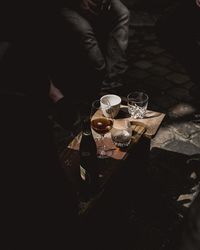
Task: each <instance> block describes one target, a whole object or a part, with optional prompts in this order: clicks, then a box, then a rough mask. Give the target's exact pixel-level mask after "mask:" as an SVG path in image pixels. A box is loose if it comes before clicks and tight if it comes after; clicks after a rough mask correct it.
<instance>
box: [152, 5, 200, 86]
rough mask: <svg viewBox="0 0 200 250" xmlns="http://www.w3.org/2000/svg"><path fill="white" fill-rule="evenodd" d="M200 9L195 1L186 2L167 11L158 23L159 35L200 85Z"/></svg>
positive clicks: (166, 46)
mask: <svg viewBox="0 0 200 250" xmlns="http://www.w3.org/2000/svg"><path fill="white" fill-rule="evenodd" d="M199 23H200V8H199V7H198V6H197V5H196V3H195V0H185V1H183V2H182V3H181V4H180V5H179V6H178V7H177V8H175V9H172V10H169V11H167V12H166V13H165V14H164V15H163V16H162V17H161V18H160V19H159V20H158V22H157V26H156V28H157V35H158V38H159V39H160V42H161V44H162V45H163V46H164V47H165V48H168V49H169V50H170V51H171V52H172V53H173V54H174V55H175V56H177V58H178V59H179V60H180V62H181V63H183V64H184V65H185V67H186V69H187V70H188V71H189V73H190V75H191V78H192V80H193V81H194V82H195V83H198V84H200V73H199V65H200V44H198V42H199V41H200V29H199Z"/></svg>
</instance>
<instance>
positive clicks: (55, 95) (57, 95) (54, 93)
mask: <svg viewBox="0 0 200 250" xmlns="http://www.w3.org/2000/svg"><path fill="white" fill-rule="evenodd" d="M63 97H64V95H63V93H62V92H61V91H60V90H59V89H58V88H56V86H55V85H54V84H53V82H52V81H51V82H50V89H49V98H50V99H51V100H52V101H53V102H54V103H56V102H58V101H59V100H60V99H62V98H63Z"/></svg>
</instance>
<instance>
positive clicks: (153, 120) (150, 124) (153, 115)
mask: <svg viewBox="0 0 200 250" xmlns="http://www.w3.org/2000/svg"><path fill="white" fill-rule="evenodd" d="M164 117H165V114H164V113H161V112H156V111H153V110H147V112H146V115H145V117H144V118H143V119H133V118H131V117H130V114H129V113H128V107H127V106H126V105H121V109H120V112H119V114H118V116H117V117H116V119H128V120H130V121H131V122H132V124H135V125H136V126H143V127H145V129H146V131H145V133H144V136H145V137H148V138H150V139H151V138H153V137H154V136H155V135H156V132H157V131H158V129H159V127H160V125H161V122H162V121H163V119H164Z"/></svg>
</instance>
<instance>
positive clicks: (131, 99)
mask: <svg viewBox="0 0 200 250" xmlns="http://www.w3.org/2000/svg"><path fill="white" fill-rule="evenodd" d="M134 94H142V95H143V96H144V97H145V98H144V100H141V101H139V100H136V99H137V97H135V98H134V97H130V96H131V95H134ZM148 100H149V96H148V95H147V94H146V93H145V92H142V91H134V92H130V93H129V94H128V95H127V102H129V101H134V102H137V103H143V102H147V101H148Z"/></svg>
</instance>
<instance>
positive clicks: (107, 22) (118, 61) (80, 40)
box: [52, 0, 129, 113]
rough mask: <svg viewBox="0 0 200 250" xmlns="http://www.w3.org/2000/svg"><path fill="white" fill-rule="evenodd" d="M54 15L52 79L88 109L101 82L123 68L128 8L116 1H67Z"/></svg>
mask: <svg viewBox="0 0 200 250" xmlns="http://www.w3.org/2000/svg"><path fill="white" fill-rule="evenodd" d="M58 16H59V18H58V23H59V25H57V27H58V26H59V31H57V34H58V35H57V36H56V37H57V40H56V41H55V44H54V48H53V49H54V52H55V54H54V57H53V58H54V59H53V60H52V61H53V62H52V72H53V73H52V82H53V83H54V85H55V86H56V87H57V88H58V89H60V91H61V92H62V93H63V95H64V96H65V98H66V99H67V100H68V101H69V102H70V101H71V103H72V105H77V106H78V107H79V108H80V109H82V110H87V111H88V110H89V109H90V105H91V102H92V101H93V100H94V99H96V98H97V97H98V96H99V93H100V89H101V86H102V82H103V81H104V83H105V82H112V81H117V80H118V79H119V78H120V75H122V74H123V73H124V72H125V71H126V69H127V64H126V56H125V51H126V48H127V45H128V29H129V27H128V26H129V11H128V9H127V8H126V7H125V6H124V4H122V3H121V2H120V0H106V1H105V0H78V1H74V0H69V1H67V2H66V3H64V4H63V6H62V8H60V9H59V13H58ZM67 82H69V84H70V86H69V85H67ZM69 88H70V93H69V91H68V90H69ZM75 100H76V101H75ZM75 102H76V104H74V103H75ZM87 111H86V112H87ZM82 112H83V113H84V112H85V111H82Z"/></svg>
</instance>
